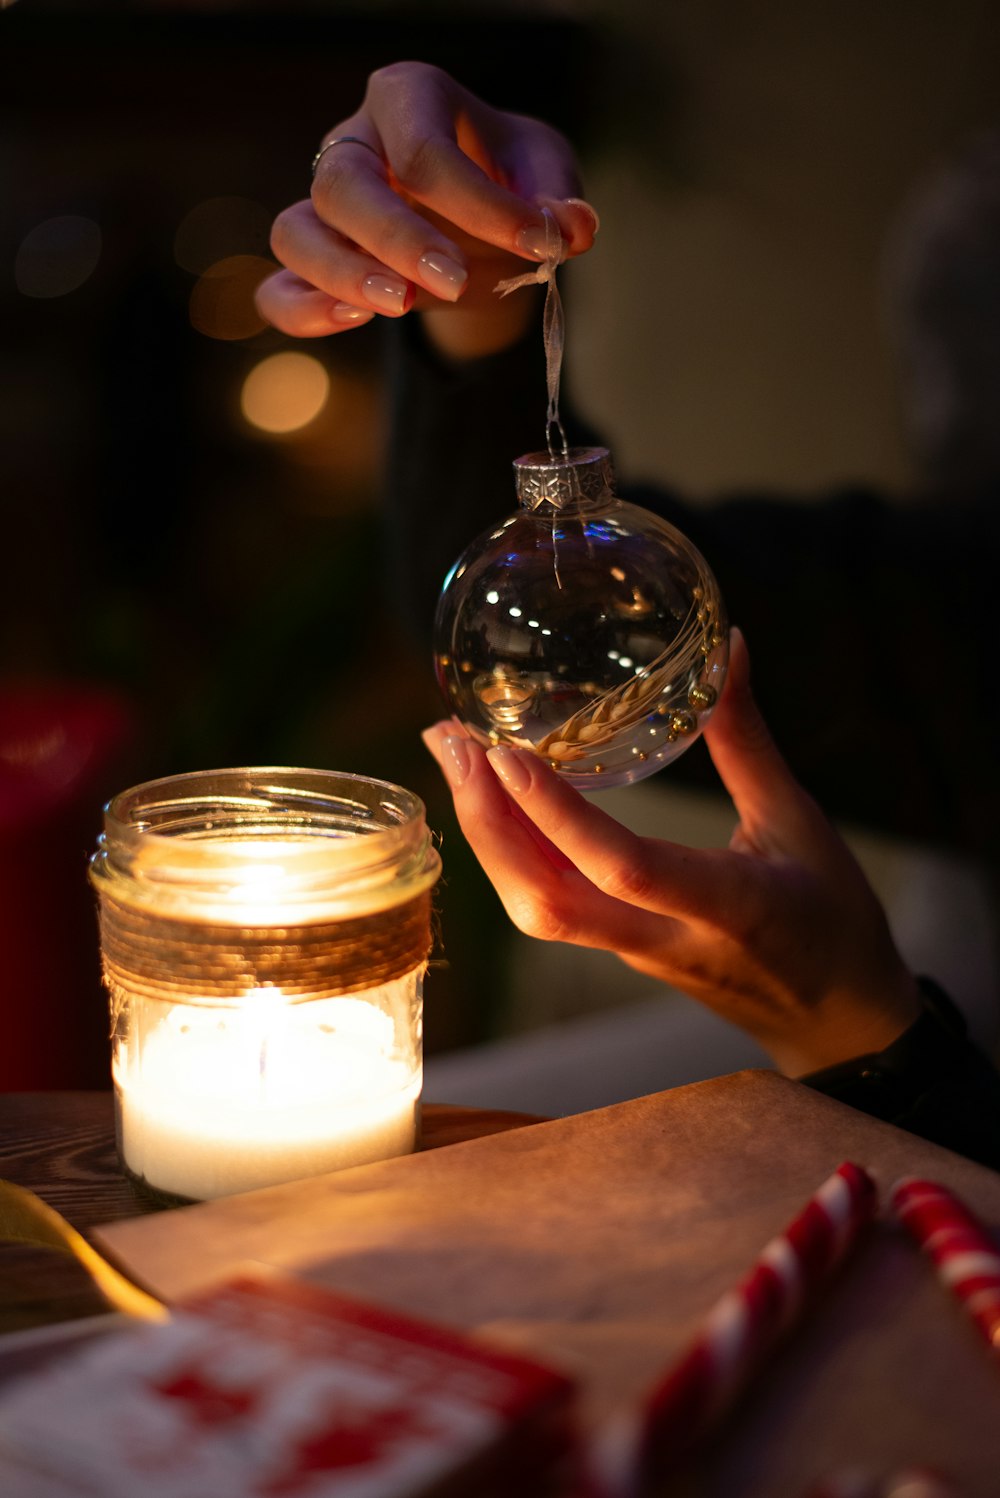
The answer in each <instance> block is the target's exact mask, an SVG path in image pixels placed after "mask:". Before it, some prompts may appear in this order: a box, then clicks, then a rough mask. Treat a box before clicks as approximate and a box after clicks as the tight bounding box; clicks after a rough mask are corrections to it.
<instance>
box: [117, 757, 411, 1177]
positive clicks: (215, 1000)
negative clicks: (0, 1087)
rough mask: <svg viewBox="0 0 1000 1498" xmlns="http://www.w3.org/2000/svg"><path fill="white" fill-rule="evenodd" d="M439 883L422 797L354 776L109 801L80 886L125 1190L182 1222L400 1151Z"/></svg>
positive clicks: (273, 779)
mask: <svg viewBox="0 0 1000 1498" xmlns="http://www.w3.org/2000/svg"><path fill="white" fill-rule="evenodd" d="M439 872H440V859H439V857H438V854H437V851H436V849H435V848H434V846H433V843H432V841H431V837H430V833H429V832H428V829H427V826H426V823H425V820H424V808H423V804H422V802H421V801H420V800H419V799H418V797H416V796H414V795H412V794H411V793H410V792H409V791H406V790H403V789H401V788H400V787H399V786H394V785H389V784H387V783H385V782H383V781H378V780H370V779H367V778H365V777H364V776H360V775H348V774H337V773H334V772H328V771H321V770H287V769H235V770H219V771H202V772H198V773H195V774H188V775H179V776H176V777H172V778H169V779H165V780H155V781H150V782H148V783H147V784H145V785H140V786H136V787H134V788H133V789H132V790H128V791H123V792H122V793H121V794H120V795H118V796H115V797H114V799H113V800H112V801H111V802H110V803H109V804H108V806H107V807H106V809H105V815H104V832H103V834H102V836H101V838H100V839H99V843H98V848H97V852H96V853H95V854H94V856H93V858H92V859H91V865H90V876H91V880H92V882H93V884H94V886H95V888H96V890H97V893H98V896H99V915H100V927H101V957H102V966H103V973H104V981H105V984H106V986H107V988H108V991H109V995H110V1003H111V1050H112V1057H111V1066H112V1077H113V1081H114V1090H115V1109H116V1128H117V1138H118V1149H119V1154H120V1157H121V1161H122V1164H123V1166H124V1168H125V1170H126V1171H127V1172H128V1174H130V1175H131V1176H132V1177H133V1178H134V1179H136V1180H137V1181H139V1182H140V1183H142V1184H143V1185H144V1186H145V1187H147V1188H149V1189H151V1190H153V1191H154V1192H155V1193H156V1194H157V1195H159V1196H160V1197H163V1198H168V1199H173V1200H177V1199H179V1200H185V1201H196V1200H204V1199H206V1198H210V1197H217V1196H226V1195H229V1194H230V1193H233V1192H238V1191H250V1190H254V1189H255V1188H257V1187H260V1186H268V1185H274V1184H276V1183H278V1182H282V1181H289V1180H295V1179H299V1178H301V1177H304V1176H310V1175H317V1174H320V1173H322V1172H324V1171H329V1170H338V1169H341V1168H343V1167H345V1166H349V1165H361V1164H365V1163H367V1162H368V1161H371V1160H381V1159H386V1158H389V1157H390V1156H393V1155H401V1154H406V1153H408V1152H409V1151H410V1150H412V1149H413V1148H414V1147H415V1144H416V1139H417V1126H418V1108H419V1099H420V1091H421V1084H422V1075H423V1066H422V990H423V974H424V970H425V967H426V962H427V956H428V952H429V949H430V944H431V890H432V887H433V885H434V883H435V881H436V879H437V877H438V874H439Z"/></svg>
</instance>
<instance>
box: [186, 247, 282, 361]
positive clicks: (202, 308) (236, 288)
mask: <svg viewBox="0 0 1000 1498" xmlns="http://www.w3.org/2000/svg"><path fill="white" fill-rule="evenodd" d="M274 268H275V267H274V265H273V264H272V262H271V261H270V260H265V259H263V257H262V256H260V255H229V256H227V257H226V259H224V260H218V261H216V263H215V264H214V265H210V266H209V267H208V269H207V270H206V271H205V272H204V273H203V274H202V275H200V276H199V277H198V279H197V281H196V282H195V284H194V287H193V289H192V292H191V300H190V302H189V303H188V315H189V316H190V318H191V325H192V327H194V328H196V329H197V330H198V332H199V333H204V334H205V336H206V337H207V338H220V339H222V340H224V341H227V342H232V341H236V340H238V339H240V338H252V337H253V336H254V334H256V333H259V332H261V330H262V329H263V328H264V327H266V326H267V324H266V323H265V322H264V319H263V318H262V317H261V315H260V313H259V312H258V311H257V308H256V307H255V306H254V299H253V298H254V292H255V291H256V290H257V287H258V286H259V285H260V283H261V281H263V279H264V277H265V276H269V275H270V274H271V273H272V271H273V270H274Z"/></svg>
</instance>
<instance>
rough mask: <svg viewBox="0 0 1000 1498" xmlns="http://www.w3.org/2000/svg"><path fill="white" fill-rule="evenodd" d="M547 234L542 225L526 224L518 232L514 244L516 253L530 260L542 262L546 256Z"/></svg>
mask: <svg viewBox="0 0 1000 1498" xmlns="http://www.w3.org/2000/svg"><path fill="white" fill-rule="evenodd" d="M548 239H549V233H548V230H547V229H546V227H545V225H544V224H527V225H525V227H524V228H523V229H521V230H519V232H518V235H517V238H516V239H515V241H514V243H515V244H516V245H517V249H518V253H519V254H521V255H530V256H531V258H532V260H544V259H545V257H546V255H547V254H548V248H549V246H548Z"/></svg>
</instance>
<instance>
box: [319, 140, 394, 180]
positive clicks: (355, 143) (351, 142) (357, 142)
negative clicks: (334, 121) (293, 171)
mask: <svg viewBox="0 0 1000 1498" xmlns="http://www.w3.org/2000/svg"><path fill="white" fill-rule="evenodd" d="M334 146H364V148H365V150H366V151H371V153H372V155H373V156H377V157H378V159H379V161H381V160H382V153H381V151H379V150H377V149H376V148H375V146H373V145H371V144H370V142H368V141H366V140H362V139H361V136H360V135H335V136H334V138H333V140H328V141H327V142H326V144H325V145H322V146H320V148H319V150H318V151H317V152H316V155H315V156H314V157H313V159H312V174H313V176H314V177H315V175H316V168H317V167H318V166H319V164H320V162H321V161H322V160H323V157H324V156H325V155H326V153H327V151H330V150H332V149H333V147H334Z"/></svg>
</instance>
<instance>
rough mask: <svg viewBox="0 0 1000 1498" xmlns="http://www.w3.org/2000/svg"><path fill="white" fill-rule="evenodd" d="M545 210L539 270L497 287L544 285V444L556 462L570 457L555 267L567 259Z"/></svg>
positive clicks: (560, 307)
mask: <svg viewBox="0 0 1000 1498" xmlns="http://www.w3.org/2000/svg"><path fill="white" fill-rule="evenodd" d="M542 213H543V214H544V216H545V258H544V260H543V261H542V263H541V264H540V265H539V266H538V267H537V269H536V270H533V271H528V272H526V274H524V275H522V276H512V277H510V279H508V280H506V281H501V282H500V283H499V284H498V285H497V286H496V287H495V288H494V289H495V290H496V291H498V292H499V293H500V295H501V296H502V297H504V296H509V295H510V293H511V292H512V291H517V290H518V289H519V288H520V287H522V286H536V285H544V286H545V307H544V309H543V311H542V338H543V342H544V345H545V380H546V385H547V386H548V397H549V399H548V407H547V409H546V412H545V445H546V447H547V448H548V450H549V457H550V458H551V459H552V460H553V462H554V461H555V460H556V458H558V457H563V458H567V457H568V456H569V442H568V441H567V438H566V431H565V429H564V427H563V424H562V418H561V417H560V415H559V384H560V379H561V377H562V361H563V348H564V346H565V342H566V327H565V318H564V316H563V305H562V298H561V297H560V295H559V288H558V286H557V285H556V269H557V267H558V266H560V265H561V264H562V262H563V260H564V259H565V258H566V246H565V244H564V243H563V237H562V235H561V234H560V232H559V225H558V224H557V223H556V219H555V214H554V213H553V212H552V210H551V209H549V208H543V209H542ZM557 439H558V441H557Z"/></svg>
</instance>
